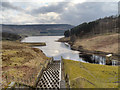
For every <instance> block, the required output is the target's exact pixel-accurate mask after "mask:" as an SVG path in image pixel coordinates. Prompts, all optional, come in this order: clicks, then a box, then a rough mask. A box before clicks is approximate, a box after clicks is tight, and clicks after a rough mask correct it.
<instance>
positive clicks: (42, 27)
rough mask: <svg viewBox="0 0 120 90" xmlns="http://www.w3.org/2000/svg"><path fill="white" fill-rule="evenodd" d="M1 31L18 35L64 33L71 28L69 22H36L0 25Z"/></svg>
mask: <svg viewBox="0 0 120 90" xmlns="http://www.w3.org/2000/svg"><path fill="white" fill-rule="evenodd" d="M0 26H2V31H3V32H10V33H16V34H19V35H26V36H31V35H42V36H43V35H52V36H54V35H64V31H66V30H68V29H71V28H73V27H74V26H72V25H69V24H37V25H4V24H3V25H0Z"/></svg>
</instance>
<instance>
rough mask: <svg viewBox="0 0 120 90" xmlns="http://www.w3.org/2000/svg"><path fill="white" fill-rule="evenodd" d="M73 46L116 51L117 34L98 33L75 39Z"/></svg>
mask: <svg viewBox="0 0 120 90" xmlns="http://www.w3.org/2000/svg"><path fill="white" fill-rule="evenodd" d="M74 46H75V47H78V46H83V48H84V49H87V50H94V51H103V52H108V53H110V52H112V53H118V34H108V35H99V36H95V37H91V38H84V39H76V41H75V42H74Z"/></svg>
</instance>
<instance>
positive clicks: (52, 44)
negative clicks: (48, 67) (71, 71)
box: [22, 36, 84, 62]
mask: <svg viewBox="0 0 120 90" xmlns="http://www.w3.org/2000/svg"><path fill="white" fill-rule="evenodd" d="M61 37H63V36H30V37H27V38H25V39H23V40H22V42H31V43H34V42H45V43H46V46H37V47H35V48H39V49H41V50H42V51H43V52H44V53H45V54H46V56H48V57H54V59H55V60H61V56H62V57H63V58H64V59H71V60H75V61H82V62H84V61H83V60H82V58H80V57H79V52H78V51H73V50H71V49H70V45H68V44H66V43H62V42H56V40H58V39H59V38H61Z"/></svg>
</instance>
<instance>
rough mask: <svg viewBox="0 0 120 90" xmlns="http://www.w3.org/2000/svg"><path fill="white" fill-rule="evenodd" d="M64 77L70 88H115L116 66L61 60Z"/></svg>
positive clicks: (116, 79) (116, 85) (116, 84)
mask: <svg viewBox="0 0 120 90" xmlns="http://www.w3.org/2000/svg"><path fill="white" fill-rule="evenodd" d="M63 62H64V72H65V77H66V78H67V77H68V78H69V84H70V87H71V88H117V87H118V83H114V82H116V81H118V66H107V65H98V64H90V63H83V62H79V61H72V60H66V59H63Z"/></svg>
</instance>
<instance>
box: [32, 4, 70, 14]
mask: <svg viewBox="0 0 120 90" xmlns="http://www.w3.org/2000/svg"><path fill="white" fill-rule="evenodd" d="M67 5H68V2H63V3H54V4H52V5H49V6H43V7H40V8H37V9H33V10H32V11H31V13H32V14H45V13H49V12H56V13H62V12H63V11H64V8H65V7H67Z"/></svg>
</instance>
